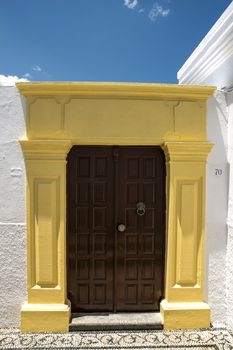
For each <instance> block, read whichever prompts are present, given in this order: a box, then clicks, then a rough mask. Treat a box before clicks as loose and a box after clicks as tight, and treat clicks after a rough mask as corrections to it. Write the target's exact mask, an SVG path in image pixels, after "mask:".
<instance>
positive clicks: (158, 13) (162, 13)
mask: <svg viewBox="0 0 233 350" xmlns="http://www.w3.org/2000/svg"><path fill="white" fill-rule="evenodd" d="M169 13H170V9H164V8H163V6H161V5H159V4H158V3H157V2H156V3H155V4H154V5H153V7H152V9H151V10H150V12H149V14H148V17H149V18H150V20H151V21H155V20H156V18H157V17H167V16H168V15H169Z"/></svg>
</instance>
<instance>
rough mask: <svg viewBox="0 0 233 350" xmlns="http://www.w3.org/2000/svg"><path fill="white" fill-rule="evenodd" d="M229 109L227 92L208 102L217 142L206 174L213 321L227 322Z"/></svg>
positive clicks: (210, 126) (209, 298) (209, 125)
mask: <svg viewBox="0 0 233 350" xmlns="http://www.w3.org/2000/svg"><path fill="white" fill-rule="evenodd" d="M227 123H228V109H227V103H226V99H225V96H224V94H223V93H221V92H218V91H217V92H216V93H215V94H214V96H213V97H211V98H210V99H209V101H208V105H207V140H208V141H209V142H212V143H214V147H213V149H212V151H211V153H210V155H209V157H208V162H207V174H206V183H207V185H206V186H207V187H206V299H207V301H208V304H209V306H210V308H211V320H212V322H213V323H225V322H226V320H227V319H226V249H227V226H226V220H227V208H228V203H227V202H228V162H227V148H228V144H227V140H228V137H227V132H228V129H227V127H228V125H227Z"/></svg>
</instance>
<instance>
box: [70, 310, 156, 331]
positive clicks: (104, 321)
mask: <svg viewBox="0 0 233 350" xmlns="http://www.w3.org/2000/svg"><path fill="white" fill-rule="evenodd" d="M162 328H163V322H162V317H161V315H160V313H159V312H137V313H125V312H124V313H123V312H122V313H90V314H87V313H79V314H72V321H71V323H70V327H69V330H70V332H73V331H81V330H113V329H114V330H122V329H123V330H130V329H162Z"/></svg>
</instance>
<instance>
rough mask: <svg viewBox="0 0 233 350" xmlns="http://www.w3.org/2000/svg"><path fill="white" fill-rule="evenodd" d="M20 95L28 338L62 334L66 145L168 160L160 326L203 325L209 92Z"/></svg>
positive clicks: (93, 87)
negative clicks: (147, 148)
mask: <svg viewBox="0 0 233 350" xmlns="http://www.w3.org/2000/svg"><path fill="white" fill-rule="evenodd" d="M17 87H18V88H19V90H20V93H21V94H22V95H24V96H25V97H26V106H27V112H26V127H27V139H26V140H20V143H21V146H22V149H23V152H24V156H25V162H26V170H27V274H28V277H27V280H28V303H26V304H25V305H23V307H22V310H21V330H22V331H24V332H28V331H29V332H30V331H31V332H34V331H36V332H40V331H41V332H42V331H67V330H68V327H69V318H70V310H71V308H70V304H69V301H68V300H67V295H66V157H67V154H68V152H69V150H70V148H71V147H72V145H81V144H82V145H83V144H86V145H159V146H161V147H162V148H163V150H164V152H165V156H166V167H167V185H166V187H167V189H166V193H167V203H166V208H167V209H166V215H167V216H166V217H167V228H166V261H165V265H166V274H165V299H164V300H163V301H162V302H161V314H162V317H163V320H164V328H165V329H172V328H173V329H174V328H196V327H208V326H209V325H210V309H209V306H208V304H207V303H206V302H205V301H204V295H203V288H204V239H205V164H206V159H207V156H208V153H209V152H210V150H211V148H212V145H211V144H210V143H208V142H207V140H206V100H207V99H208V97H209V96H211V95H212V93H213V91H214V90H215V88H214V87H200V86H180V85H157V84H128V83H18V84H17Z"/></svg>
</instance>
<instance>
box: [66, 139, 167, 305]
mask: <svg viewBox="0 0 233 350" xmlns="http://www.w3.org/2000/svg"><path fill="white" fill-rule="evenodd" d="M164 240H165V162H164V155H163V152H162V150H161V149H160V147H108V146H106V147H105V146H103V147H93V146H85V147H84V146H75V147H73V148H72V150H71V151H70V153H69V156H68V163H67V276H68V298H69V299H70V300H71V305H72V311H85V312H87V311H93V312H94V311H98V312H102V311H109V312H117V311H145V310H150V311H153V310H158V309H159V301H160V299H161V297H162V295H163V280H164V276H163V274H164V260H165V257H164Z"/></svg>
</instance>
